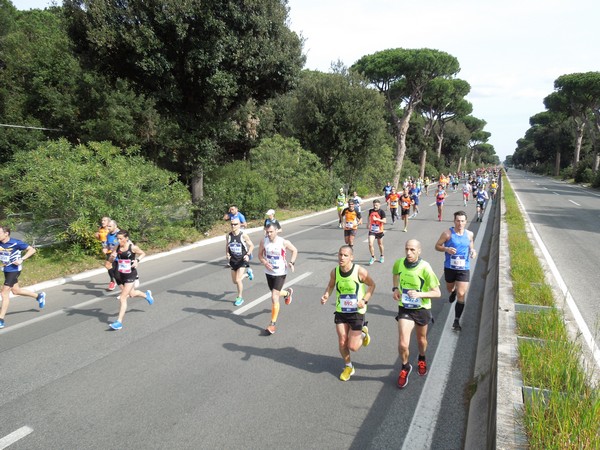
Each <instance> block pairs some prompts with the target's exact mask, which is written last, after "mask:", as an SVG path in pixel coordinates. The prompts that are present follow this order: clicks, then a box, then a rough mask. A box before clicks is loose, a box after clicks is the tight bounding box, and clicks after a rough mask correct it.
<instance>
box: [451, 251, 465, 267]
mask: <svg viewBox="0 0 600 450" xmlns="http://www.w3.org/2000/svg"><path fill="white" fill-rule="evenodd" d="M466 266H467V259H466V258H465V257H464V256H461V255H452V256H450V268H452V269H455V270H465V267H466Z"/></svg>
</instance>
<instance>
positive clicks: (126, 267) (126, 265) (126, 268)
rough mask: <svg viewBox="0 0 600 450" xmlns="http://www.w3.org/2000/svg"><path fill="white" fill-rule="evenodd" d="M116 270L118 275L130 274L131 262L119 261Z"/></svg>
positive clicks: (126, 260) (127, 260)
mask: <svg viewBox="0 0 600 450" xmlns="http://www.w3.org/2000/svg"><path fill="white" fill-rule="evenodd" d="M117 270H118V271H119V272H120V273H131V260H130V259H119V261H118V269H117Z"/></svg>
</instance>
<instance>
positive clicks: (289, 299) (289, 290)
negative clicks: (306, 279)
mask: <svg viewBox="0 0 600 450" xmlns="http://www.w3.org/2000/svg"><path fill="white" fill-rule="evenodd" d="M287 293H288V294H287V295H286V296H285V297H284V300H285V304H286V305H289V304H290V303H292V295H294V290H293V289H292V288H287Z"/></svg>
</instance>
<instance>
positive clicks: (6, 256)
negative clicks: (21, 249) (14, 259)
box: [0, 250, 10, 266]
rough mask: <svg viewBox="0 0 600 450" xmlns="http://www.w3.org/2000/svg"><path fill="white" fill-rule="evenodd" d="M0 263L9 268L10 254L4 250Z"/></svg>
mask: <svg viewBox="0 0 600 450" xmlns="http://www.w3.org/2000/svg"><path fill="white" fill-rule="evenodd" d="M0 263H2V264H3V265H5V266H7V265H8V264H10V252H8V251H6V250H4V251H0Z"/></svg>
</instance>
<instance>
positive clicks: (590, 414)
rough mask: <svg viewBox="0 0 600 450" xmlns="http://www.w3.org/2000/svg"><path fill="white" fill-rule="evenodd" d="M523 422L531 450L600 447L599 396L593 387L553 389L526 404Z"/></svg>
mask: <svg viewBox="0 0 600 450" xmlns="http://www.w3.org/2000/svg"><path fill="white" fill-rule="evenodd" d="M523 420H524V425H525V429H526V430H527V436H528V440H529V448H530V449H532V450H552V449H557V450H559V449H560V450H562V449H565V450H566V449H582V450H583V449H597V448H600V434H599V429H598V427H599V425H598V424H599V423H600V397H599V396H598V392H597V391H596V392H594V391H591V390H588V391H586V392H585V393H583V394H576V395H570V394H569V393H567V394H565V393H562V392H551V393H550V396H549V397H548V398H547V399H544V397H542V396H540V395H536V396H534V397H533V399H532V401H531V402H528V403H526V404H525V411H524V417H523Z"/></svg>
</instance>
